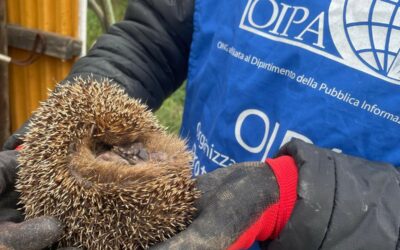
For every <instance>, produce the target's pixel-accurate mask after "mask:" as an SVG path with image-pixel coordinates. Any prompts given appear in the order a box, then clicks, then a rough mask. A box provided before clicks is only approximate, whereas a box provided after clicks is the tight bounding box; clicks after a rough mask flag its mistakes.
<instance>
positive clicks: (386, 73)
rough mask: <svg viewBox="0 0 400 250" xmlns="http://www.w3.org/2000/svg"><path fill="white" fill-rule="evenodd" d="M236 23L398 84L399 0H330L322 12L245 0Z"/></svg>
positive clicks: (276, 2)
mask: <svg viewBox="0 0 400 250" xmlns="http://www.w3.org/2000/svg"><path fill="white" fill-rule="evenodd" d="M291 2H295V1H291ZM321 5H322V4H321ZM326 24H329V27H325V26H326ZM239 27H240V28H241V29H243V30H246V31H249V32H252V33H254V34H256V35H259V36H262V37H264V38H267V39H270V40H274V41H277V42H283V43H286V44H290V45H292V46H296V47H300V48H302V49H306V50H308V51H311V52H313V53H316V54H319V55H321V56H324V57H326V58H329V59H331V60H333V61H336V62H339V63H341V64H344V65H347V66H348V67H352V68H354V69H357V70H360V71H362V72H365V73H367V74H370V75H373V76H375V77H377V78H380V79H382V80H385V81H388V82H391V83H395V84H400V0H332V1H331V4H330V6H329V8H328V7H327V8H326V10H325V11H321V10H317V8H316V7H315V6H309V7H307V6H300V5H293V4H288V3H286V2H285V1H279V0H248V3H247V5H246V8H245V10H244V13H243V16H242V19H241V22H240V26H239ZM328 28H329V29H328ZM327 41H329V42H330V43H333V44H334V46H335V47H336V50H337V51H335V49H328V48H327V46H326V43H327Z"/></svg>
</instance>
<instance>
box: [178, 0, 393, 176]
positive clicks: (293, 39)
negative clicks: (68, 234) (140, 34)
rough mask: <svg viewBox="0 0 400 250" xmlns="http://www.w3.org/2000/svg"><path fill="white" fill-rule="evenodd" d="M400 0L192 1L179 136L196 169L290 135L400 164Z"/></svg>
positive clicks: (259, 151)
mask: <svg viewBox="0 0 400 250" xmlns="http://www.w3.org/2000/svg"><path fill="white" fill-rule="evenodd" d="M399 49H400V1H399V0H380V1H378V0H332V1H328V0H307V1H295V0H217V1H216V0H201V1H196V4H195V16H194V35H193V43H192V48H191V55H190V62H189V75H188V82H187V96H186V103H185V110H184V117H183V125H182V129H181V135H182V136H183V137H184V138H187V139H188V143H189V146H190V147H191V149H192V150H193V153H194V162H193V175H194V176H197V175H200V174H204V173H206V172H209V171H212V170H214V169H216V168H219V167H227V166H229V165H230V164H233V163H235V162H243V161H254V160H256V161H261V160H264V159H265V158H267V157H273V156H274V154H276V152H277V150H278V149H279V148H280V147H281V146H282V145H283V144H284V143H285V142H288V141H289V140H290V139H291V138H293V137H296V138H301V139H303V140H305V141H308V142H310V143H314V144H316V145H318V146H321V147H325V148H330V149H332V150H335V151H337V152H343V153H346V154H350V155H354V156H360V157H363V158H367V159H370V160H376V161H384V162H389V163H392V164H395V165H397V166H400V117H399V116H400V55H399V54H400V53H399V51H400V50H399Z"/></svg>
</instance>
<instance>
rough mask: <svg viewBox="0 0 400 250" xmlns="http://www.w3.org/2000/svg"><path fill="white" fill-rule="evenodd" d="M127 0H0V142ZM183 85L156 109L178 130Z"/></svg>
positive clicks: (120, 15)
mask: <svg viewBox="0 0 400 250" xmlns="http://www.w3.org/2000/svg"><path fill="white" fill-rule="evenodd" d="M127 2H128V0H56V1H55V0H0V108H1V111H0V143H1V144H3V142H4V140H5V139H6V138H7V137H8V136H9V135H10V133H12V132H14V131H15V130H16V129H18V128H19V127H20V126H21V125H22V124H23V123H24V122H25V121H26V119H27V118H28V117H29V116H30V115H31V113H32V111H34V110H35V109H36V108H37V107H38V105H39V103H40V101H43V100H44V99H46V97H47V93H48V90H49V89H50V90H51V89H53V88H54V86H55V84H56V83H57V82H59V81H61V80H62V79H64V77H65V76H66V75H67V74H68V72H69V70H70V68H71V66H72V65H73V63H74V61H76V60H77V59H78V58H79V57H80V56H82V55H84V54H85V53H86V51H87V50H88V49H90V47H91V46H92V45H93V44H94V43H95V41H96V39H97V37H98V36H100V35H101V34H102V33H104V32H106V30H107V28H108V27H109V26H110V25H112V23H114V22H118V21H119V20H121V19H122V18H123V16H124V13H125V9H126V6H127ZM184 98H185V93H184V86H182V87H181V88H180V89H179V90H178V91H176V92H175V93H174V94H173V95H172V96H171V97H170V98H168V99H167V100H166V101H165V102H164V104H163V106H162V107H161V108H160V109H159V110H158V111H157V112H156V115H157V117H158V118H159V120H160V121H161V123H162V124H163V125H164V126H166V127H167V129H168V130H169V131H170V132H173V133H178V131H179V128H180V124H181V117H182V109H183V108H182V107H183V102H184Z"/></svg>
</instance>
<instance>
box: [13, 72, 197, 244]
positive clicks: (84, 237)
mask: <svg viewBox="0 0 400 250" xmlns="http://www.w3.org/2000/svg"><path fill="white" fill-rule="evenodd" d="M75 81H76V82H74V83H73V84H65V85H63V86H62V87H59V88H58V89H57V90H56V91H53V92H52V93H51V94H50V95H49V98H48V99H47V100H46V101H45V102H43V103H42V104H41V106H40V107H39V109H38V110H37V111H36V112H35V114H34V115H33V119H32V121H31V123H30V125H29V126H30V127H29V132H28V133H27V134H26V136H25V137H24V142H25V143H24V147H23V149H22V150H21V152H20V157H19V161H20V164H21V167H20V169H19V173H18V180H17V189H18V191H19V192H20V193H21V203H22V205H23V208H24V211H25V214H26V217H27V218H34V217H38V216H43V215H51V216H55V217H56V218H58V219H59V220H60V221H62V222H63V224H64V225H65V230H64V231H65V233H64V235H63V237H62V239H61V240H60V245H61V246H69V247H71V246H75V247H82V248H85V249H146V248H149V246H151V245H153V244H155V243H157V242H161V241H163V240H165V239H167V238H169V237H171V236H172V235H174V234H176V233H177V232H179V231H182V230H184V229H185V228H186V226H187V225H188V224H189V223H190V222H191V219H192V217H193V215H194V213H195V208H194V202H195V200H196V199H197V198H198V197H199V192H198V191H197V190H196V189H195V186H194V180H193V179H192V178H191V170H190V167H189V166H190V161H191V155H190V153H188V151H187V150H186V147H185V142H184V141H183V140H181V139H179V138H178V137H177V136H174V135H169V134H167V133H166V131H165V129H164V128H163V127H162V126H161V125H159V124H158V122H157V120H156V118H155V117H154V115H153V114H152V113H151V111H149V110H148V109H147V107H146V106H145V105H143V104H141V103H140V102H139V101H137V100H134V99H131V98H129V97H128V96H127V95H126V94H125V92H124V90H123V89H121V88H120V87H118V86H117V85H115V84H113V83H112V82H110V81H109V80H107V79H105V80H104V81H101V82H96V81H94V80H91V79H87V80H83V79H75Z"/></svg>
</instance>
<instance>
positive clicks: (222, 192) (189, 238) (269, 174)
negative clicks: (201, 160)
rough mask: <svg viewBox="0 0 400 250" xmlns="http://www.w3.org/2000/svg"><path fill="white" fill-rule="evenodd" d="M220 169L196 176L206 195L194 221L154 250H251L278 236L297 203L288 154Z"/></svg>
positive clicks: (293, 164) (198, 206)
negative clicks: (255, 242) (258, 242)
mask: <svg viewBox="0 0 400 250" xmlns="http://www.w3.org/2000/svg"><path fill="white" fill-rule="evenodd" d="M267 163H268V164H265V163H261V162H248V163H241V164H236V165H233V166H230V167H228V168H221V169H218V170H215V171H214V172H211V173H208V174H205V175H203V176H200V177H198V178H197V188H198V189H199V190H201V191H202V197H201V198H200V199H199V200H198V201H197V203H196V207H197V209H198V214H197V216H196V218H195V219H194V221H193V223H192V224H191V225H190V226H189V227H188V228H187V229H186V230H185V231H183V232H181V233H179V234H178V235H176V236H174V237H173V238H171V239H169V240H167V241H165V242H162V243H160V244H157V245H156V246H154V247H153V248H152V249H247V248H249V247H250V246H251V245H252V244H253V243H254V241H256V240H258V241H265V240H267V239H273V238H275V237H277V236H278V234H279V233H280V231H281V230H282V229H283V227H284V226H285V224H286V222H287V221H288V220H289V217H290V214H291V212H292V210H293V208H294V205H295V202H296V199H297V167H296V165H295V163H294V160H293V159H292V158H291V157H289V156H281V157H279V158H276V159H271V160H267Z"/></svg>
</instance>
